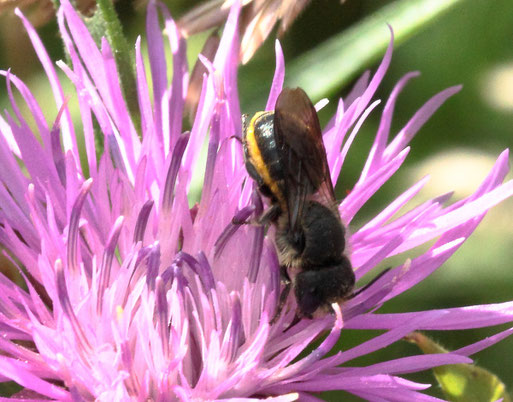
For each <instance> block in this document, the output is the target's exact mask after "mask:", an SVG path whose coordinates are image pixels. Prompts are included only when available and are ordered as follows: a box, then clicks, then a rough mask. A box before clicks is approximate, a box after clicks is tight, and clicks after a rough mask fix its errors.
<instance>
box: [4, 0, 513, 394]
mask: <svg viewBox="0 0 513 402" xmlns="http://www.w3.org/2000/svg"><path fill="white" fill-rule="evenodd" d="M159 10H160V12H161V13H162V14H163V16H164V20H165V35H166V36H167V38H168V39H169V46H170V48H171V52H172V55H173V77H172V80H171V82H168V79H167V64H166V59H165V57H164V46H165V45H164V38H163V36H162V34H161V31H160V27H159V23H158V20H159V18H158V12H159ZM18 15H19V16H20V18H21V19H22V21H23V23H24V24H25V27H26V29H27V32H28V34H29V36H30V38H31V40H32V43H33V44H34V48H35V50H36V52H37V54H38V56H39V59H40V60H41V63H42V65H43V68H44V69H45V71H46V74H47V76H48V79H49V81H50V84H51V88H52V94H53V100H54V102H55V104H56V110H57V111H58V112H57V113H56V117H55V120H54V123H53V126H52V127H49V126H48V125H47V123H46V120H45V118H44V116H43V114H42V112H41V109H40V107H39V105H38V103H37V101H36V99H35V98H34V96H33V95H32V94H31V92H30V90H29V89H28V88H27V87H26V86H25V85H24V83H23V82H22V81H21V80H19V79H18V78H17V77H16V76H14V75H13V74H11V73H10V72H9V71H4V72H2V75H4V76H5V77H6V82H7V90H8V94H9V97H10V101H11V106H12V113H7V114H6V117H5V119H4V118H3V117H2V118H1V119H0V131H1V134H2V135H1V136H0V166H1V168H0V183H1V186H0V243H1V244H2V246H3V247H4V249H5V254H6V255H7V256H8V257H9V258H10V259H11V261H12V263H13V264H14V265H15V266H17V267H18V268H19V271H20V273H21V275H22V276H23V278H24V279H25V283H26V286H25V287H23V288H22V287H18V286H17V285H15V284H14V283H13V282H11V281H10V280H8V279H7V278H6V277H4V276H2V277H1V280H0V326H1V330H2V337H1V339H0V350H1V354H0V378H1V379H2V381H14V382H16V383H17V384H19V385H20V386H21V387H22V388H23V391H21V392H20V393H18V394H17V395H15V396H13V397H18V398H19V397H23V398H25V399H29V400H34V399H42V398H50V399H55V400H71V399H73V400H93V399H96V400H109V401H111V400H117V401H119V400H129V399H134V400H175V399H176V400H202V399H208V400H213V399H222V398H223V399H224V398H259V397H272V399H275V400H279V401H287V400H294V399H297V398H299V397H301V398H304V399H308V398H312V399H314V397H313V396H312V393H317V392H321V391H324V390H334V389H339V390H346V391H348V392H351V393H353V394H355V395H358V396H360V397H362V398H368V399H373V400H376V399H377V398H378V397H379V400H413V399H414V398H417V399H416V400H433V399H434V398H431V397H428V396H426V395H424V394H422V393H420V391H422V390H423V389H425V388H427V387H428V386H429V385H427V384H418V383H415V382H412V381H409V380H406V379H404V378H402V377H401V375H402V374H404V373H410V372H415V371H419V370H424V369H428V368H430V367H434V366H438V365H443V364H448V363H462V362H469V361H470V359H469V358H468V357H467V356H468V355H470V354H473V353H475V352H477V351H479V350H481V349H483V348H485V347H487V346H489V345H491V344H493V343H495V342H497V341H498V340H500V339H502V338H504V337H505V336H507V335H509V334H510V333H511V330H506V331H504V332H501V333H498V334H497V335H495V336H493V337H491V338H488V339H486V340H483V341H480V342H478V343H476V344H473V345H469V346H467V347H465V348H463V349H460V350H458V351H455V352H453V353H449V354H434V355H422V356H408V357H399V358H397V359H395V360H391V361H384V362H380V363H376V364H373V365H370V366H366V367H356V366H354V365H352V364H351V361H352V360H353V359H355V358H357V357H359V356H362V355H365V354H368V353H371V352H373V351H375V350H378V349H381V348H383V347H386V346H387V345H390V344H392V343H394V342H396V341H398V340H400V339H401V338H402V337H404V336H405V335H407V334H409V333H410V332H412V331H415V330H448V329H465V328H477V327H483V326H490V325H496V324H500V323H506V322H510V321H512V320H513V302H506V303H502V304H494V305H481V306H468V307H463V308H453V309H445V310H433V311H422V312H411V313H403V314H379V313H377V312H376V310H377V309H378V308H379V307H380V306H381V305H382V304H383V303H385V302H386V301H387V300H389V299H391V298H393V297H395V296H397V295H399V294H401V293H402V292H404V291H405V290H407V289H410V288H411V287H413V286H414V285H415V284H417V283H419V282H420V281H422V280H423V279H424V278H425V277H427V276H428V275H429V274H430V273H432V272H433V271H434V270H436V269H437V268H438V267H440V265H442V263H443V262H444V261H445V260H447V259H448V258H449V257H450V256H451V255H452V254H453V253H454V252H455V251H456V250H457V249H458V248H459V247H460V246H461V244H462V243H463V242H464V240H465V239H466V238H467V237H468V236H469V235H470V234H471V232H472V231H473V230H474V228H475V227H476V226H477V225H478V223H479V222H480V221H481V219H482V218H483V216H484V214H485V213H486V211H487V210H488V209H489V208H490V207H492V206H493V205H495V204H497V203H498V202H500V201H501V200H503V199H504V198H506V197H509V196H510V195H511V194H512V193H513V183H512V182H507V183H505V184H501V183H502V181H503V179H504V176H505V175H506V172H507V170H508V169H507V157H508V153H507V151H505V152H504V153H502V154H501V155H500V156H499V158H498V160H497V163H496V164H495V166H494V168H493V169H492V171H491V172H490V174H489V175H488V177H487V178H486V179H485V180H484V182H483V183H482V184H481V186H480V187H479V188H478V189H477V190H476V192H475V193H474V194H473V195H471V196H470V197H468V198H466V199H463V200H461V201H459V202H456V203H454V204H451V205H449V206H444V205H443V204H444V203H445V202H446V201H447V199H448V196H447V195H443V196H440V197H438V198H436V199H433V200H430V201H428V202H425V203H423V204H421V205H418V206H416V207H414V208H412V209H410V210H409V211H408V212H406V213H403V214H402V215H400V216H398V217H397V212H398V211H399V209H401V208H402V207H403V206H404V205H405V204H406V203H407V202H408V201H409V200H410V199H411V198H412V197H413V196H414V195H415V194H416V193H417V192H418V191H419V190H420V189H421V188H422V186H423V185H424V183H425V182H426V180H421V181H420V182H419V183H417V184H415V185H414V186H413V187H412V188H410V189H407V190H406V191H405V192H403V193H402V194H400V195H399V196H398V197H397V198H396V199H395V200H394V201H393V202H392V203H391V204H390V205H389V206H387V207H386V208H385V209H384V210H383V211H382V212H381V213H379V214H378V215H377V216H376V217H374V218H373V219H371V220H370V221H369V222H368V223H367V224H365V225H364V226H363V227H361V228H356V229H355V230H354V234H353V235H352V236H351V238H350V239H349V241H350V243H351V250H352V255H351V260H352V264H353V266H354V267H355V270H356V276H357V278H358V279H359V278H361V277H362V276H363V275H364V274H365V273H367V272H369V271H371V270H373V269H374V268H375V267H376V266H377V265H378V264H380V263H381V262H382V261H383V260H384V259H385V258H387V257H389V256H392V255H395V254H398V253H400V252H404V251H407V250H409V249H411V248H413V247H416V246H417V245H419V244H422V243H425V242H427V241H428V240H431V239H434V238H438V240H436V241H435V243H434V244H433V245H432V246H431V247H430V248H429V250H428V251H426V252H425V253H424V254H422V255H420V256H419V257H416V258H414V259H412V260H411V261H407V262H406V263H405V264H404V265H402V266H397V267H393V268H392V269H391V270H390V271H389V272H387V273H386V274H385V275H384V276H382V277H381V278H380V279H379V280H378V281H377V282H375V283H374V284H373V285H372V286H371V287H369V288H368V289H366V290H365V291H363V292H362V293H360V294H359V295H358V296H357V297H355V298H354V299H352V300H350V301H348V302H347V303H345V304H344V305H342V306H337V305H335V314H334V315H328V316H326V317H324V318H319V319H314V320H308V319H303V320H301V321H300V322H298V323H296V324H294V325H293V326H290V324H291V322H292V320H293V318H294V303H295V302H294V300H293V298H291V299H290V300H289V305H288V306H286V308H285V312H284V313H283V315H282V316H281V317H280V318H279V319H278V320H277V322H275V323H273V324H272V325H271V324H270V320H271V318H272V317H273V314H274V311H275V308H276V304H277V300H278V298H279V293H280V280H279V267H278V263H277V258H276V254H275V251H274V246H273V243H272V241H271V240H270V239H269V238H268V237H266V236H264V228H261V227H252V226H250V225H245V226H243V227H236V226H234V225H232V224H231V222H232V219H233V217H234V216H236V217H237V218H238V219H245V218H247V217H249V216H250V215H251V214H252V213H253V212H257V213H258V211H259V210H260V209H261V207H262V206H261V204H260V201H259V199H258V197H255V195H254V194H255V193H254V190H253V184H252V181H251V180H249V178H248V175H247V173H246V171H245V168H244V165H243V160H242V150H241V147H240V144H239V143H238V142H237V141H234V140H233V138H232V136H234V135H236V136H237V135H240V134H241V133H240V130H241V127H240V111H239V103H238V93H237V82H236V73H237V60H238V42H237V20H238V15H239V9H238V7H237V6H234V7H233V8H232V9H231V11H230V15H229V18H228V21H227V24H226V27H225V30H224V33H223V36H222V38H221V41H220V45H219V49H218V51H217V54H216V56H215V58H214V60H213V62H212V63H210V62H209V61H208V60H204V62H205V64H206V65H207V69H208V71H209V73H208V74H207V75H206V76H205V80H204V82H203V87H202V92H201V97H200V102H199V105H198V109H197V114H196V118H195V121H194V124H193V126H192V129H191V131H190V132H185V133H184V132H182V127H181V122H182V109H183V104H184V99H185V96H186V93H185V92H186V88H187V65H186V58H185V41H184V39H183V38H181V37H180V35H179V32H178V30H177V28H176V25H175V23H174V22H173V20H172V19H171V17H170V16H169V14H168V12H167V10H166V9H165V8H164V7H163V6H161V5H160V4H157V3H155V2H151V3H150V4H149V7H148V17H147V29H148V31H147V35H148V52H149V68H150V73H148V70H147V66H146V65H145V64H144V62H143V57H142V55H141V42H140V39H138V40H137V43H136V46H135V60H136V73H137V88H138V102H139V106H140V117H141V131H142V137H139V135H138V132H137V127H135V125H134V123H133V122H132V120H131V119H130V115H129V113H128V112H127V107H126V105H125V101H124V100H123V98H122V95H121V89H120V87H119V79H118V76H117V72H116V67H115V65H114V63H113V56H112V52H111V49H110V47H109V45H108V43H107V42H106V41H105V40H103V41H102V43H101V49H98V48H97V46H96V45H95V44H94V41H93V40H92V38H91V36H90V35H89V33H88V31H87V29H86V28H85V26H84V25H83V23H82V21H81V20H80V18H79V16H78V15H77V14H76V13H75V11H74V9H73V8H72V6H71V5H70V3H69V2H68V0H63V1H62V6H61V8H60V10H59V12H58V22H59V26H60V30H61V34H62V37H63V39H64V43H65V45H66V49H67V51H68V52H69V56H70V60H71V63H72V65H71V66H68V65H66V64H64V63H63V62H58V63H57V65H58V67H60V68H61V69H62V71H63V72H64V73H65V74H66V76H67V78H68V79H69V80H71V81H72V83H73V84H74V86H75V88H76V96H77V97H78V102H79V105H80V114H81V123H82V126H83V137H84V143H85V150H86V152H85V153H86V159H85V161H84V162H83V164H84V165H85V166H82V162H81V160H80V157H79V151H78V146H77V135H76V134H77V131H78V130H77V128H76V127H75V126H74V125H73V123H72V122H71V118H70V113H69V111H68V109H67V106H66V101H65V94H64V93H63V90H62V87H61V84H60V82H59V79H58V78H57V73H56V70H55V68H54V65H53V64H52V62H51V61H50V59H49V57H48V55H47V53H46V51H45V49H44V47H43V46H42V44H41V42H40V41H39V39H38V37H37V34H36V32H35V30H34V29H33V28H32V26H31V25H30V24H29V23H28V21H27V20H26V19H25V18H24V17H23V16H22V15H21V13H20V12H18ZM276 49H277V67H276V73H275V77H274V81H273V82H272V84H271V90H270V93H269V100H268V102H267V108H268V109H269V108H272V107H273V105H274V102H275V100H276V97H277V95H278V93H279V92H280V90H281V87H282V83H283V77H284V63H283V56H282V53H281V50H280V47H279V45H277V48H276ZM391 52H392V50H391V46H390V47H389V48H388V50H387V52H386V54H385V57H384V59H383V61H382V62H381V64H380V66H379V68H378V69H377V72H376V73H375V75H374V76H373V77H372V79H370V80H369V75H368V74H366V75H364V76H363V78H362V79H360V80H359V81H358V83H357V84H356V86H355V88H354V90H353V91H352V93H351V94H350V95H349V96H348V97H347V98H346V99H345V100H344V101H340V103H339V108H338V111H337V114H336V116H335V117H334V118H333V119H332V121H331V122H330V123H329V124H328V125H327V127H326V129H325V132H324V140H325V143H326V148H327V150H328V160H329V165H330V167H331V174H332V177H333V180H334V182H335V181H336V179H337V177H338V175H339V172H340V170H341V168H342V166H343V163H344V158H345V156H346V154H347V152H348V150H349V147H350V145H351V143H352V141H353V139H354V138H355V136H356V134H357V133H358V129H359V128H360V126H361V125H362V123H363V122H364V121H365V119H366V117H367V116H368V114H369V113H370V112H371V111H372V110H373V109H374V108H375V107H376V106H377V104H378V102H374V103H370V102H371V99H372V97H373V95H374V93H375V91H376V88H377V86H378V85H379V83H380V81H381V80H382V78H383V76H384V74H385V71H386V69H387V67H388V65H389V63H390V59H391ZM414 76H415V74H408V75H407V76H405V77H404V78H403V79H402V80H401V81H400V82H399V83H398V84H397V86H396V88H395V89H394V90H393V92H392V94H391V96H390V98H389V100H388V101H387V103H386V105H385V108H384V111H383V115H382V118H381V124H380V127H379V129H378V132H377V134H376V139H375V141H374V144H373V147H372V149H371V152H370V154H369V156H368V158H367V161H366V163H365V167H364V169H363V171H362V173H361V177H360V179H359V181H358V182H357V184H356V185H355V187H354V189H353V190H352V191H351V192H350V193H349V194H348V195H347V197H346V198H345V199H344V200H343V201H342V203H341V204H340V208H339V209H340V213H341V216H342V218H343V220H344V221H345V222H346V223H347V224H350V223H351V220H352V218H353V217H354V215H355V214H356V213H357V212H358V210H359V209H360V208H361V207H362V205H363V204H364V203H365V202H366V201H367V200H368V199H369V198H370V197H371V196H372V194H374V193H375V192H376V191H377V190H378V189H379V188H380V187H381V185H383V183H385V182H386V181H387V179H388V178H389V177H390V176H391V175H392V174H393V173H394V172H395V171H396V170H397V169H398V168H399V167H400V166H401V164H402V162H403V161H404V159H405V158H406V156H407V154H408V151H409V148H408V143H409V141H410V140H411V139H412V137H413V136H414V135H415V133H416V132H417V131H418V129H419V128H420V127H421V126H422V124H423V123H424V122H425V121H426V120H427V119H428V117H429V116H430V115H431V114H432V113H433V112H434V111H435V110H436V109H437V108H438V107H439V106H440V105H441V104H442V103H443V102H444V101H445V100H446V99H447V98H448V97H450V96H451V95H453V94H454V93H455V92H457V91H458V89H459V88H458V87H454V88H449V89H447V90H445V91H442V92H441V93H439V94H437V95H435V96H434V97H433V98H432V99H430V100H429V101H428V102H427V103H426V104H425V105H424V106H422V107H421V108H420V110H419V111H418V112H417V113H415V115H414V116H413V117H412V118H411V120H410V121H409V122H408V123H407V124H406V125H405V127H404V128H403V129H402V130H400V131H399V133H398V134H397V135H396V136H395V137H394V138H393V139H392V140H389V131H390V122H391V118H392V114H393V110H394V104H395V101H396V99H397V96H398V95H399V92H401V90H402V89H403V87H404V86H405V85H406V83H407V82H408V81H409V80H410V79H411V78H413V77H414ZM150 79H151V84H152V87H153V91H152V92H150V91H149V89H148V88H149V87H150V81H149V80H150ZM14 88H16V89H17V90H18V92H19V93H20V95H21V97H22V98H23V101H24V102H25V103H26V106H27V107H28V110H30V112H31V117H32V119H33V124H30V122H29V121H27V120H26V119H25V118H24V117H23V115H22V113H21V112H20V108H19V107H18V105H17V102H16V100H15V97H14V94H13V89H14ZM93 121H96V123H97V124H96V126H97V128H95V124H93ZM97 132H100V134H101V135H102V138H103V142H104V152H103V153H102V154H101V155H100V156H99V158H98V157H97V149H96V148H95V134H96V133H97ZM207 132H209V137H208V156H207V161H206V167H205V172H204V184H203V191H202V194H201V200H200V202H199V203H198V204H196V205H194V206H193V207H192V208H190V207H189V199H188V196H189V191H190V185H191V176H192V173H193V172H194V170H195V169H202V167H197V161H198V154H199V149H200V146H201V145H202V142H203V141H204V140H205V138H206V134H207ZM141 138H142V139H141ZM39 139H40V140H39ZM20 161H21V163H19V162H20ZM86 172H88V173H86ZM346 328H353V329H354V328H358V329H381V330H385V331H384V332H383V333H382V334H380V335H377V336H375V337H373V338H372V339H370V340H368V341H365V342H362V343H361V344H359V345H357V346H355V347H352V348H349V349H347V350H343V351H338V352H337V353H336V354H334V355H331V356H329V357H327V354H328V352H330V351H331V349H332V348H333V346H334V344H335V342H336V341H337V340H338V339H339V337H343V335H344V330H345V329H346ZM325 333H327V336H325V338H324V340H323V341H322V342H321V343H320V345H319V346H317V347H316V348H315V349H314V350H313V351H312V352H311V353H310V354H307V355H306V356H304V357H300V356H301V353H302V352H303V351H304V350H305V348H306V347H307V346H308V345H310V344H311V342H312V341H313V340H315V339H316V338H318V337H320V336H321V337H322V336H323V334H325ZM342 364H344V366H341V365H342Z"/></svg>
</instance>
